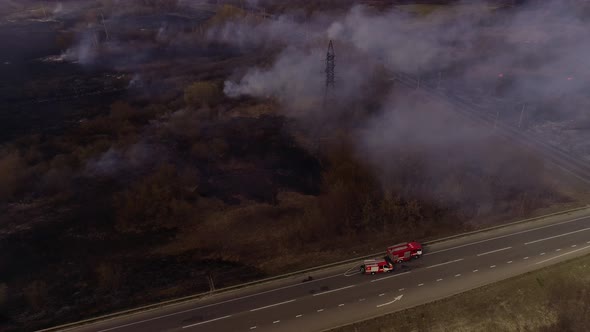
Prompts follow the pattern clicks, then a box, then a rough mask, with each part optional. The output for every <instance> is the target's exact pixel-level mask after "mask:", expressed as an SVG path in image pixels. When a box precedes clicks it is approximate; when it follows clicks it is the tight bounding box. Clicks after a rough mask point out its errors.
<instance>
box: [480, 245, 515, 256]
mask: <svg viewBox="0 0 590 332" xmlns="http://www.w3.org/2000/svg"><path fill="white" fill-rule="evenodd" d="M508 249H512V247H506V248H502V249H496V250H492V251H488V252H482V253H481V254H477V257H479V256H485V255H488V254H493V253H495V252H498V251H504V250H508Z"/></svg>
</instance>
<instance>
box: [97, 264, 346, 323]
mask: <svg viewBox="0 0 590 332" xmlns="http://www.w3.org/2000/svg"><path fill="white" fill-rule="evenodd" d="M340 276H342V275H341V274H335V275H331V276H328V277H324V278H319V279H313V280H311V281H308V282H306V283H302V284H294V285H289V286H284V287H279V288H274V289H270V290H267V291H264V292H260V293H255V294H250V295H245V296H241V297H236V298H233V299H229V300H225V301H221V302H216V303H211V304H207V305H203V306H200V307H196V308H191V309H186V310H181V311H176V312H173V313H171V314H167V315H162V316H157V317H152V318H148V319H143V320H138V321H136V322H132V323H128V324H123V325H118V326H113V327H110V328H108V329H104V330H99V331H98V332H107V331H112V330H117V329H121V328H124V327H128V326H133V325H137V324H142V323H147V322H151V321H154V320H158V319H162V318H166V317H171V316H177V315H181V314H184V313H187V312H191V311H195V310H200V309H204V308H209V307H213V306H216V305H220V304H225V303H229V302H235V301H238V300H243V299H247V298H250V297H254V296H258V295H262V294H267V293H272V292H276V291H279V290H283V289H287V288H293V287H297V286H302V285H306V284H307V285H309V284H310V283H313V282H317V281H321V280H326V279H331V278H336V277H340ZM181 304H182V303H181Z"/></svg>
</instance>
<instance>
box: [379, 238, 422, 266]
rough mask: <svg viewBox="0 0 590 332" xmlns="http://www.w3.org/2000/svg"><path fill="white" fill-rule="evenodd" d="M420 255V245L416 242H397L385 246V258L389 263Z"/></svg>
mask: <svg viewBox="0 0 590 332" xmlns="http://www.w3.org/2000/svg"><path fill="white" fill-rule="evenodd" d="M420 256H422V245H421V244H420V243H418V242H415V241H413V242H407V243H398V244H396V245H393V246H391V247H388V248H387V259H388V260H389V261H390V262H391V263H401V262H406V261H409V260H410V259H416V258H419V257H420Z"/></svg>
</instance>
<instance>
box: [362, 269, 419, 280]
mask: <svg viewBox="0 0 590 332" xmlns="http://www.w3.org/2000/svg"><path fill="white" fill-rule="evenodd" d="M410 272H412V271H408V272H403V273H398V274H394V275H392V276H388V277H383V278H379V279H374V280H371V282H376V281H381V280H385V279H389V278H395V277H399V276H401V275H404V274H408V273H410Z"/></svg>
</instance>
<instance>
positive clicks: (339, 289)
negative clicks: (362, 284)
mask: <svg viewBox="0 0 590 332" xmlns="http://www.w3.org/2000/svg"><path fill="white" fill-rule="evenodd" d="M354 286H355V285H350V286H346V287H341V288H336V289H332V290H329V291H325V292H322V293H317V294H313V295H312V296H320V295H324V294H328V293H334V292H337V291H341V290H343V289H348V288H352V287H354Z"/></svg>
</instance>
